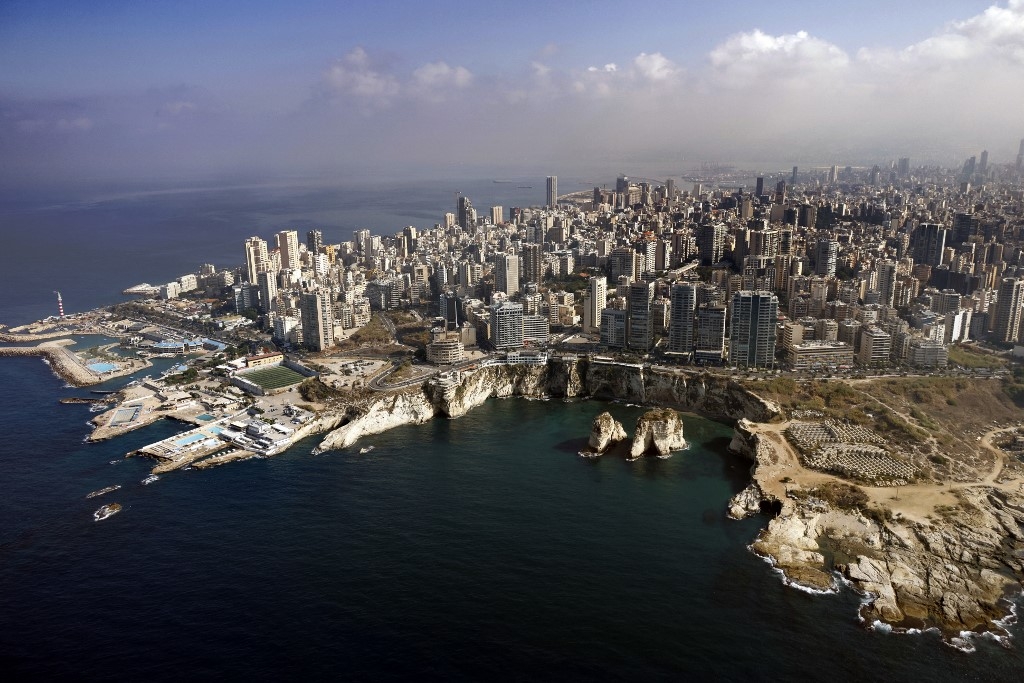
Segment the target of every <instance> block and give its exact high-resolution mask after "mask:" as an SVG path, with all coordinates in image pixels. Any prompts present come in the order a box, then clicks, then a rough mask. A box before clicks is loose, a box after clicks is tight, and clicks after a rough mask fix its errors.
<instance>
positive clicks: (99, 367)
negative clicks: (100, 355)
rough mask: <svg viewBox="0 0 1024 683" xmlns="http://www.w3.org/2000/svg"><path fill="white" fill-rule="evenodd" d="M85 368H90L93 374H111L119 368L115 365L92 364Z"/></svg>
mask: <svg viewBox="0 0 1024 683" xmlns="http://www.w3.org/2000/svg"><path fill="white" fill-rule="evenodd" d="M85 367H87V368H89V369H90V370H92V371H93V372H110V371H111V370H114V369H116V368H117V366H116V365H114V364H113V363H90V364H89V365H87V366H85Z"/></svg>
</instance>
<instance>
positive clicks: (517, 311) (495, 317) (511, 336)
mask: <svg viewBox="0 0 1024 683" xmlns="http://www.w3.org/2000/svg"><path fill="white" fill-rule="evenodd" d="M491 344H492V345H493V346H494V348H496V349H512V348H518V347H520V346H522V345H523V305H522V304H518V303H514V302H511V301H502V302H500V303H497V304H494V305H493V306H491Z"/></svg>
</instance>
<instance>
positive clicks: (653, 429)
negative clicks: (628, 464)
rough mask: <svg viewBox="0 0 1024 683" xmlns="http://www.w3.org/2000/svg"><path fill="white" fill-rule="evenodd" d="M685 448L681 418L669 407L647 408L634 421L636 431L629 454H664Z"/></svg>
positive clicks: (633, 456) (636, 455)
mask: <svg viewBox="0 0 1024 683" xmlns="http://www.w3.org/2000/svg"><path fill="white" fill-rule="evenodd" d="M681 448H686V439H684V438H683V419H682V418H681V417H680V416H679V413H677V412H676V411H674V410H672V409H670V408H658V409H655V410H648V411H647V412H646V413H644V414H643V415H641V416H640V417H639V418H638V419H637V421H636V433H635V434H634V435H633V445H632V446H630V449H629V456H630V457H631V458H639V457H640V456H642V455H648V454H649V455H657V456H665V455H668V454H669V453H671V452H672V451H677V450H679V449H681Z"/></svg>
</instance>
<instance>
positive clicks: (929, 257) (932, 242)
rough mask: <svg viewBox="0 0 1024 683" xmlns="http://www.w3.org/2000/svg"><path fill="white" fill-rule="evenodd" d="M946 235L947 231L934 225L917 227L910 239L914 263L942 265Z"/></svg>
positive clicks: (928, 224) (924, 224) (923, 224)
mask: <svg viewBox="0 0 1024 683" xmlns="http://www.w3.org/2000/svg"><path fill="white" fill-rule="evenodd" d="M948 234H949V230H947V229H946V228H944V227H942V226H941V225H938V224H936V223H922V224H921V225H919V226H917V228H915V229H914V234H913V235H912V236H911V238H910V249H911V254H912V255H913V258H914V263H927V264H928V265H930V266H939V265H942V260H943V256H944V250H945V248H946V239H947V237H948Z"/></svg>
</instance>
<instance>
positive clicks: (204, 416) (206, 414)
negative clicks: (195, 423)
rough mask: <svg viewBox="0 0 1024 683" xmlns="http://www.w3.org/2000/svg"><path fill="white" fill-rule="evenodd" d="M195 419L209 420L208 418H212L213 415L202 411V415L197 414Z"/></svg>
mask: <svg viewBox="0 0 1024 683" xmlns="http://www.w3.org/2000/svg"><path fill="white" fill-rule="evenodd" d="M196 419H197V420H202V421H203V422H209V421H210V420H212V419H213V415H210V414H208V413H203V414H202V415H199V416H197V417H196Z"/></svg>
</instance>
